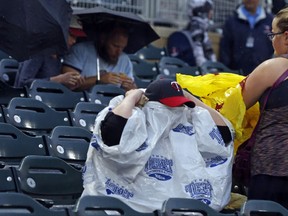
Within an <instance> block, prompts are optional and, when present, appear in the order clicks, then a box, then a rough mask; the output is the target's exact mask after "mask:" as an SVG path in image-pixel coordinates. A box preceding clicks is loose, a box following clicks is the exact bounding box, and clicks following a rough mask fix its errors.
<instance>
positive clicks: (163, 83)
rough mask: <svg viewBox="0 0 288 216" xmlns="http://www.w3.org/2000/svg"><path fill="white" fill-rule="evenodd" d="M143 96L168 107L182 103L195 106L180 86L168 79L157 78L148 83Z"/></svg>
mask: <svg viewBox="0 0 288 216" xmlns="http://www.w3.org/2000/svg"><path fill="white" fill-rule="evenodd" d="M145 96H146V97H147V98H148V99H149V101H158V102H160V103H162V104H164V105H166V106H169V107H179V106H182V105H183V104H185V105H187V106H188V107H191V108H193V107H195V103H194V102H193V101H191V100H189V99H188V98H187V97H185V96H184V94H183V90H182V88H181V86H180V85H179V84H178V83H177V82H176V81H174V80H170V79H157V80H155V81H153V82H152V83H150V84H149V85H148V86H147V89H146V91H145Z"/></svg>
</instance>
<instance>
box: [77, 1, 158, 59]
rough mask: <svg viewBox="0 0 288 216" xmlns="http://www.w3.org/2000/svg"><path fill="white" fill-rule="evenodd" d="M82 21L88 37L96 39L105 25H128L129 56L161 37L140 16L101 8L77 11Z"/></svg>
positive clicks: (126, 50) (127, 49)
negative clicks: (116, 23)
mask: <svg viewBox="0 0 288 216" xmlns="http://www.w3.org/2000/svg"><path fill="white" fill-rule="evenodd" d="M74 14H76V15H78V16H79V17H80V19H81V21H82V24H83V29H84V31H85V32H86V34H87V35H88V37H90V38H92V39H95V37H97V33H98V32H101V28H103V26H104V25H106V26H107V25H108V26H109V25H110V24H109V23H114V22H120V23H124V24H127V26H128V28H129V40H128V45H127V47H126V48H125V50H124V51H125V52H126V53H127V54H132V53H135V52H137V51H138V50H139V49H141V48H143V47H144V46H146V45H148V44H150V43H151V42H153V41H155V40H157V39H159V35H158V34H157V33H156V32H155V31H154V30H153V29H152V27H151V26H150V24H149V23H148V22H146V21H145V20H143V19H142V18H141V17H140V16H138V15H136V14H133V13H128V12H120V11H114V10H110V9H107V8H104V7H101V6H98V7H94V8H89V9H83V10H78V11H75V12H74Z"/></svg>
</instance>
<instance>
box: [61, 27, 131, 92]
mask: <svg viewBox="0 0 288 216" xmlns="http://www.w3.org/2000/svg"><path fill="white" fill-rule="evenodd" d="M128 40H129V36H128V28H127V26H126V25H125V24H123V23H119V22H104V23H103V28H101V32H99V35H98V37H96V38H95V40H94V41H85V42H81V43H78V44H75V46H73V47H72V49H71V50H70V52H69V53H68V54H67V55H66V56H65V57H64V62H63V67H62V72H63V73H64V74H65V73H71V72H78V73H80V74H81V76H82V77H83V78H84V82H83V85H81V86H80V87H79V89H78V90H91V88H92V87H93V86H94V85H95V84H96V83H101V84H113V85H116V86H119V87H120V86H121V87H122V88H123V89H124V90H130V89H134V88H136V85H135V83H134V77H133V66H132V63H131V61H130V59H129V57H128V56H127V54H126V53H124V52H123V50H124V49H125V47H126V46H127V43H128Z"/></svg>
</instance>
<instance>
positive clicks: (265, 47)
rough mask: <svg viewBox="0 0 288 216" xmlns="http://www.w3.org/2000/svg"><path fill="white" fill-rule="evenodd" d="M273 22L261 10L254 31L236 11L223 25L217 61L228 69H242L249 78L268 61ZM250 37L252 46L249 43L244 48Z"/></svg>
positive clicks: (270, 52)
mask: <svg viewBox="0 0 288 216" xmlns="http://www.w3.org/2000/svg"><path fill="white" fill-rule="evenodd" d="M272 20H273V15H272V14H268V13H266V12H265V10H264V9H263V8H262V10H261V12H260V14H259V16H258V17H257V19H256V22H255V25H254V27H250V24H249V22H248V20H247V18H246V16H245V15H244V13H243V11H242V9H241V7H239V8H238V9H237V10H236V11H235V12H234V15H233V16H231V17H230V18H228V19H227V20H226V22H225V25H224V28H223V35H222V38H221V40H220V48H219V61H220V62H222V63H223V64H225V65H226V66H228V67H229V68H231V69H234V70H239V69H242V71H243V74H244V75H248V74H249V73H251V72H252V71H253V70H254V69H255V68H256V67H257V66H258V65H259V64H260V63H262V62H263V61H264V60H266V59H269V58H271V57H272V56H273V47H272V43H271V41H270V40H269V38H268V37H267V33H269V32H271V24H272ZM249 37H250V39H251V38H252V42H251V40H250V45H248V46H247V40H248V38H249ZM248 44H249V43H248ZM251 44H252V45H251ZM249 46H250V47H249Z"/></svg>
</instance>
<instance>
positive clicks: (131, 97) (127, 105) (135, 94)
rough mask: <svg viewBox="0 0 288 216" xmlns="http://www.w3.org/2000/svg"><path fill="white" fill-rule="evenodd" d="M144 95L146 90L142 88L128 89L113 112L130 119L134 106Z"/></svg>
mask: <svg viewBox="0 0 288 216" xmlns="http://www.w3.org/2000/svg"><path fill="white" fill-rule="evenodd" d="M143 95H144V91H143V90H141V89H133V90H130V91H128V92H127V93H126V95H125V98H124V99H123V101H122V102H121V103H120V104H119V105H118V106H116V107H115V108H114V109H113V110H112V112H113V113H114V114H116V115H119V116H122V117H124V118H127V119H128V118H129V117H130V116H131V115H132V110H133V108H134V107H135V105H137V104H138V103H139V101H140V100H141V98H142V96H143Z"/></svg>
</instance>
